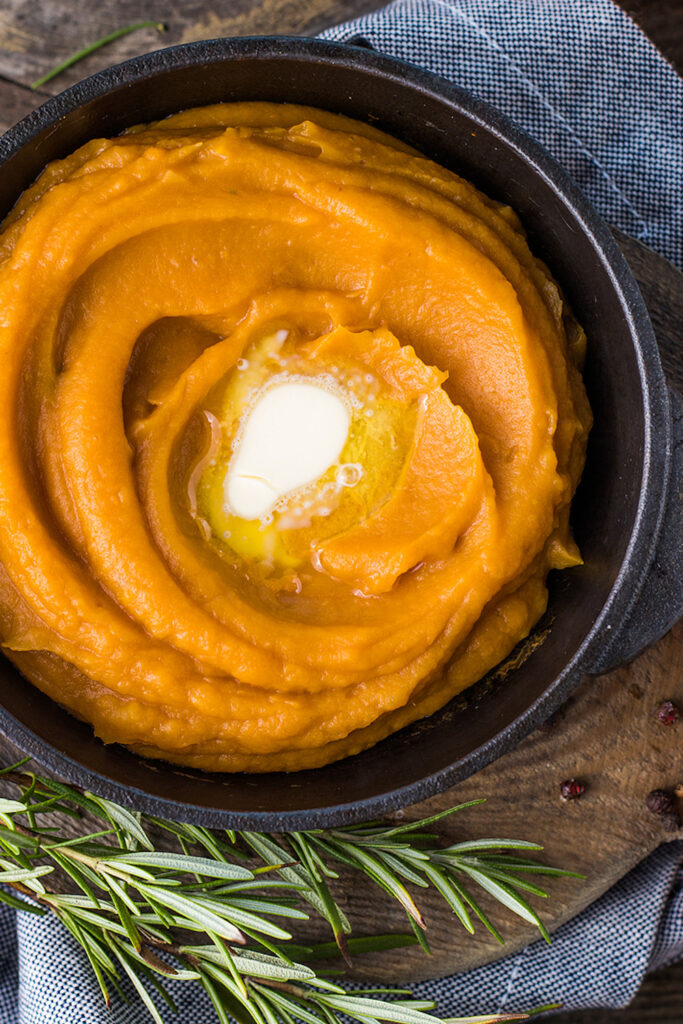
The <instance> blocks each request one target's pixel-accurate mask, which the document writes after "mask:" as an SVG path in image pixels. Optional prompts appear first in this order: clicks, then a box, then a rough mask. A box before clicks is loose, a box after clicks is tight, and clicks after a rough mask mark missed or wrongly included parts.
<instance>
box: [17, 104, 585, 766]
mask: <svg viewBox="0 0 683 1024" xmlns="http://www.w3.org/2000/svg"><path fill="white" fill-rule="evenodd" d="M0 317H1V318H2V333H1V342H0V344H1V346H2V350H1V358H0V406H1V407H2V409H3V410H4V413H3V414H4V417H5V429H4V430H3V431H2V433H1V434H0V506H1V508H0V631H1V632H0V635H1V638H2V647H3V650H4V651H5V652H6V654H7V655H8V656H9V657H10V658H11V659H12V660H13V661H14V662H15V663H16V665H17V666H18V667H19V669H20V670H21V671H22V672H23V673H24V674H25V675H26V676H27V677H28V678H29V679H30V680H31V681H32V682H33V683H35V685H37V686H38V687H40V688H41V689H42V690H44V691H45V692H46V693H48V694H49V695H50V696H51V697H53V698H54V699H55V700H56V701H58V702H59V703H60V704H62V705H64V706H65V707H67V708H68V709H69V710H70V711H71V712H72V713H73V714H75V715H77V716H78V717H80V718H82V719H85V720H86V721H88V722H90V723H92V725H93V726H94V728H95V730H96V733H97V735H98V736H100V737H101V738H102V739H103V740H104V741H105V742H107V743H110V742H119V743H123V744H126V745H127V746H129V747H131V748H133V749H134V750H136V751H138V752H141V753H143V754H147V755H150V756H152V757H159V758H164V759H166V760H169V761H173V762H177V763H181V764H185V765H193V766H196V767H201V768H204V769H207V770H209V771H249V772H261V771H268V770H272V769H285V770H296V769H301V768H308V767H314V766H318V765H322V764H325V763H327V762H330V761H332V760H335V759H337V758H341V757H345V756H347V755H349V754H353V753H355V752H357V751H359V750H362V749H364V748H366V747H368V746H370V745H372V744H374V743H376V742H377V741H378V740H379V739H381V738H382V737H384V736H386V735H388V734H389V733H391V732H394V731H395V730H396V729H399V728H401V727H402V726H404V725H405V724H407V723H409V722H412V721H414V720H415V719H417V718H420V717H422V716H424V715H428V714H430V713H431V712H433V711H435V710H436V709H437V708H440V707H441V706H442V705H444V704H445V703H446V702H447V701H448V700H449V699H450V698H451V697H452V696H453V695H454V694H456V693H457V692H459V691H461V690H462V689H464V688H465V687H467V686H469V685H471V684H472V683H473V682H475V681H476V680H478V679H480V678H481V677H482V675H484V674H485V673H486V672H487V671H488V670H489V669H490V668H492V667H493V666H495V665H496V664H497V663H498V662H500V661H501V660H502V659H503V658H505V656H506V655H507V654H508V653H509V652H510V651H511V650H512V648H513V647H514V646H515V645H516V644H517V643H518V642H519V641H520V640H521V639H522V638H523V637H525V636H526V635H527V634H528V632H529V630H530V629H531V627H532V626H533V625H534V623H535V622H536V621H537V620H538V619H539V617H540V616H541V615H542V613H543V611H544V609H545V607H546V601H547V591H546V583H545V581H546V576H547V573H548V571H549V570H550V569H553V568H563V567H567V566H570V565H575V564H577V563H579V562H580V556H579V553H578V551H577V549H576V546H575V544H574V543H573V541H572V539H571V536H570V533H569V527H568V516H569V504H570V501H571V498H572V495H573V493H574V490H575V488H576V485H577V482H578V480H579V477H580V474H581V470H582V466H583V461H584V453H585V447H586V437H587V433H588V430H589V427H590V419H591V418H590V411H589V408H588V404H587V401H586V397H585V392H584V388H583V384H582V380H581V376H580V372H579V369H578V367H579V365H580V362H581V358H582V354H583V347H584V336H583V333H582V332H581V330H580V329H579V328H578V327H577V326H576V324H575V323H574V321H573V320H572V319H571V317H570V315H569V314H568V313H567V312H566V310H565V309H564V308H563V301H562V298H561V296H560V293H559V291H558V288H557V286H556V285H555V283H554V282H553V280H552V278H551V277H550V275H549V273H548V270H547V269H546V267H545V266H544V265H543V264H542V263H541V262H539V260H537V259H536V258H534V256H533V255H532V254H531V252H530V251H529V248H528V246H527V242H526V240H525V237H524V234H523V232H522V230H521V227H520V224H519V222H518V219H517V217H516V215H515V214H514V213H513V212H512V211H511V210H510V209H509V208H507V207H504V206H501V205H499V204H498V203H495V202H493V201H491V200H490V199H488V198H487V197H486V196H484V195H482V194H481V193H480V192H479V191H477V189H476V188H474V187H473V186H472V185H471V184H469V183H468V182H467V181H464V180H462V179H461V178H459V177H457V176H456V175H454V174H452V173H450V172H449V171H447V170H444V169H443V168H442V167H439V166H437V165H436V164H434V163H432V162H430V161H429V160H427V159H424V158H423V157H421V156H419V155H418V154H416V153H414V152H412V151H411V150H409V149H408V148H407V147H406V146H404V145H402V144H401V143H399V142H396V141H395V140H393V139H391V138H389V137H387V136H384V135H382V134H380V133H379V132H377V131H375V130H373V129H371V128H368V127H367V126H365V125H363V124H360V123H356V122H354V121H350V120H348V119H345V118H341V117H337V116H334V115H331V114H327V113H324V112H322V111H318V110H313V109H307V108H302V107H293V106H288V105H276V104H260V103H258V104H257V103H252V104H238V105H221V106H215V107H207V108H201V109H197V110H190V111H187V112H185V113H182V114H179V115H177V116H174V117H171V118H169V119H167V120H165V121H162V122H159V123H157V124H155V125H149V126H142V127H140V128H136V129H133V130H131V131H130V132H128V133H126V134H124V135H123V136H120V137H118V138H115V139H97V140H94V141H92V142H89V143H88V144H87V145H85V146H83V147H81V148H80V149H79V150H78V151H77V152H75V153H74V154H73V155H71V156H69V157H68V158H67V159H65V160H62V161H58V162H56V163H53V164H51V165H50V166H49V167H47V168H46V170H45V171H44V172H43V174H42V175H41V177H40V178H39V179H38V181H37V182H36V184H35V185H34V186H33V187H32V188H31V189H29V190H28V191H27V192H26V193H25V194H24V195H23V197H22V198H21V200H20V202H19V203H18V205H17V207H16V208H15V210H14V211H13V212H12V214H11V215H10V217H9V218H8V220H7V221H6V223H5V225H4V228H3V231H2V234H1V235H0ZM276 378H277V380H284V379H294V380H297V381H302V380H303V381H309V380H313V381H318V382H321V381H322V383H323V385H324V386H325V387H330V388H333V389H334V390H335V393H337V394H340V395H342V396H343V398H344V401H345V402H347V404H348V409H349V417H350V423H351V426H350V428H349V431H348V436H347V439H346V442H345V445H344V450H343V451H342V454H341V456H340V458H339V460H337V462H335V464H334V465H332V466H330V467H329V468H328V470H326V471H325V473H323V474H322V475H321V476H320V478H319V479H317V480H315V481H313V482H312V483H311V482H309V483H308V484H307V485H306V486H305V487H303V488H299V489H298V490H296V492H295V493H294V492H293V493H292V494H291V495H288V496H287V497H286V499H284V500H283V501H281V502H280V503H279V504H277V505H274V506H273V508H272V509H271V510H270V511H269V512H268V514H267V515H263V516H261V517H260V518H259V519H258V520H249V519H246V518H245V517H244V516H242V517H240V516H239V515H237V514H236V513H235V511H234V509H232V508H231V507H230V505H229V503H228V504H226V500H225V493H226V492H225V479H226V472H227V467H228V466H229V465H230V460H231V459H232V458H234V457H235V452H236V450H237V449H238V447H239V438H240V436H241V435H240V430H244V429H245V428H244V422H245V416H246V415H247V414H248V411H249V409H250V408H252V407H253V401H254V395H258V394H261V393H262V392H263V389H264V388H267V387H268V386H271V385H272V382H273V380H275V379H276ZM269 382H270V384H269ZM250 403H251V404H250ZM277 429H278V425H277V424H273V430H277ZM454 728H457V725H456V726H454Z"/></svg>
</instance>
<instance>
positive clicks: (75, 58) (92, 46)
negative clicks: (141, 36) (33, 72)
mask: <svg viewBox="0 0 683 1024" xmlns="http://www.w3.org/2000/svg"><path fill="white" fill-rule="evenodd" d="M140 28H155V29H156V30H157V32H165V31H166V26H165V25H164V24H163V23H162V22H160V21H136V22H135V24H134V25H126V26H125V27H124V28H117V29H116V30H115V31H114V32H109V33H108V34H107V35H106V36H102V38H101V39H96V40H95V42H94V43H89V44H88V45H87V46H84V47H83V48H82V49H81V50H78V51H77V52H76V53H72V54H71V56H70V57H67V58H66V60H63V61H62V62H61V64H57V65H56V67H54V68H52V69H51V70H50V71H48V72H46V73H45V74H44V75H41V77H40V78H36V80H35V82H31V89H39V88H40V87H41V85H45V83H46V82H51V81H52V79H53V78H56V77H57V75H61V73H62V71H66V70H67V68H70V67H73V65H74V64H78V62H79V61H80V60H83V59H84V58H85V57H89V56H90V54H91V53H96V52H97V50H100V49H102V47H103V46H107V45H108V44H109V43H113V42H115V41H116V40H117V39H121V38H122V37H123V36H127V35H130V33H131V32H137V30H138V29H140Z"/></svg>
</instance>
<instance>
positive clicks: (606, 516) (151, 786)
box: [0, 37, 683, 831]
mask: <svg viewBox="0 0 683 1024" xmlns="http://www.w3.org/2000/svg"><path fill="white" fill-rule="evenodd" d="M247 99H249V100H274V101H290V102H295V103H306V104H312V105H313V106H318V107H323V108H325V109H327V110H332V111H336V112H341V113H344V114H348V115H350V116H351V117H355V118H359V119H360V120H369V121H371V122H372V124H374V125H376V126H377V127H379V128H382V129H384V130H385V131H387V132H390V133H391V134H392V135H395V136H397V137H398V138H401V139H404V140H405V141H406V142H409V143H410V144H412V145H413V146H416V147H417V148H418V149H419V150H421V151H422V152H423V153H425V154H426V155H427V156H429V157H432V158H433V159H435V160H437V161H438V162H439V163H442V164H444V165H445V166H447V167H450V168H452V169H453V170H455V171H457V172H458V173H460V174H463V175H464V176H465V177H467V178H469V179H470V180H471V181H473V182H474V183H475V184H477V185H479V186H480V187H481V188H482V189H483V190H484V191H485V192H486V193H488V194H489V195H491V196H493V197H496V198H498V199H503V200H505V201H507V202H509V203H510V204H511V205H512V206H513V207H514V209H515V210H517V212H518V213H519V214H520V215H521V217H522V221H523V223H524V225H525V227H526V229H527V231H528V233H529V236H530V243H531V248H532V250H533V251H534V252H535V253H537V254H538V255H539V256H540V257H541V258H542V259H544V260H546V262H547V263H548V265H549V266H550V269H551V271H552V273H553V275H554V276H555V277H556V278H557V280H558V281H559V282H560V283H561V285H562V287H563V288H564V290H565V292H566V293H567V296H568V298H569V301H570V302H571V304H572V306H573V308H574V311H575V313H576V315H577V317H578V319H579V321H580V322H581V323H582V324H583V326H584V327H585V329H586V331H587V334H588V338H589V345H588V358H587V362H586V368H585V379H586V386H587V388H588V393H589V397H590V401H591V404H592V407H593V412H594V415H595V426H594V429H593V432H592V434H591V440H590V446H589V451H588V462H587V465H586V471H585V474H584V477H583V481H582V483H581V487H580V490H579V493H578V494H577V497H576V500H575V504H574V515H573V527H574V531H575V535H576V538H577V540H578V542H579V544H580V546H581V550H582V553H583V556H584V558H585V565H584V566H583V567H582V568H580V569H574V570H572V571H571V572H566V573H562V574H551V581H550V582H551V601H550V608H549V613H548V616H547V618H546V621H545V623H544V625H545V626H546V627H547V626H548V625H549V626H550V630H549V634H548V636H547V638H546V639H545V641H544V643H543V644H542V645H540V646H539V647H538V648H537V649H536V650H535V651H534V652H533V653H532V654H531V655H530V656H529V657H528V659H527V660H526V661H525V662H524V663H523V664H522V666H521V667H520V668H519V669H517V670H516V671H514V672H513V673H512V674H511V675H510V676H508V678H507V679H506V680H505V681H504V682H503V683H501V684H497V685H491V684H490V683H488V684H487V683H484V684H479V685H478V686H476V687H474V688H473V690H472V691H471V692H470V693H469V695H468V699H467V701H465V702H464V706H463V701H462V700H460V701H455V702H452V703H451V704H450V705H449V706H447V707H446V708H444V709H443V710H442V711H440V712H438V713H437V714H435V715H432V717H431V718H429V719H426V720H424V721H422V722H419V723H416V724H415V725H413V726H410V727H409V728H406V729H403V730H402V731H401V732H399V733H397V734H396V735H394V736H391V737H390V738H389V739H386V740H384V741H383V742H382V743H379V744H378V745H377V746H376V747H374V748H373V749H372V750H368V751H366V752H365V753H363V754H359V755H357V756H355V757H352V758H347V759H346V760H344V761H340V762H338V763H337V764H334V765H330V766H329V767H326V768H319V769H316V770H314V771H306V772H299V773H294V774H285V773H273V774H270V775H254V776H248V775H208V774H203V773H201V772H195V771H190V770H180V769H176V768H173V767H171V766H169V765H166V764H164V763H162V762H155V761H148V760H145V759H142V758H140V757H137V756H135V755H134V754H131V753H130V752H128V751H127V750H125V749H123V748H122V747H118V746H109V747H107V746H104V744H102V743H101V742H99V741H98V740H97V739H95V738H94V737H93V734H92V731H91V729H90V728H89V727H88V726H86V725H84V724H82V723H80V722H78V721H77V720H76V719H74V718H72V717H71V716H70V715H69V714H67V712H65V711H63V710H62V709H60V708H59V707H57V706H56V705H55V704H54V703H53V702H52V701H50V700H49V699H48V698H47V697H45V696H43V694H41V693H40V692H39V691H38V690H37V689H35V688H34V687H33V686H31V685H30V684H29V683H28V682H26V681H25V680H24V679H23V678H22V677H21V676H20V675H19V674H18V673H17V671H16V670H15V669H14V668H13V667H12V666H11V665H10V664H9V662H6V661H4V660H2V662H1V663H0V679H1V680H2V691H1V699H0V704H1V705H2V706H1V707H0V728H2V730H3V731H4V732H5V733H6V735H7V736H9V737H10V738H11V739H12V740H13V741H14V742H15V743H17V744H18V745H19V746H20V747H21V748H23V749H24V750H26V751H27V752H28V753H31V754H33V755H34V756H35V757H36V758H37V760H38V761H39V762H41V763H42V764H44V765H46V766H47V767H49V768H50V769H52V770H54V771H56V772H58V773H59V774H60V775H62V776H65V777H66V778H68V779H70V780H72V781H74V782H77V783H79V784H81V785H83V786H86V787H88V788H90V789H92V790H94V791H95V792H97V793H100V794H103V795H105V796H108V797H110V798H112V799H117V800H119V801H121V802H123V803H126V804H129V805H134V806H136V807H138V808H140V809H144V810H147V811H150V812H153V813H155V814H162V815H168V816H172V817H176V818H178V819H184V820H188V821H194V822H197V823H202V824H205V825H213V826H224V827H225V826H230V827H237V828H251V829H267V830H272V831H277V830H285V829H301V828H310V827H314V826H323V825H333V824H334V825H338V824H341V823H349V822H353V821H358V820H362V819H367V818H370V817H373V816H376V815H379V814H381V813H383V812H386V811H389V810H391V809H392V808H396V807H399V806H406V805H408V804H411V803H414V802H416V801H418V800H422V799H424V798H426V797H428V796H430V795H432V794H434V793H437V792H439V791H440V790H443V789H445V788H446V787H447V786H449V785H452V784H453V783H455V782H457V781H458V780H459V779H462V778H464V777H465V776H467V775H470V774H471V773H472V772H475V771H477V770H478V769H480V768H482V767H483V766H484V765H485V764H487V763H488V762H489V761H491V760H493V759H494V758H495V757H498V756H499V755H500V754H502V753H503V752H504V751H506V750H508V749H510V748H511V747H512V746H513V745H514V744H515V743H517V742H518V741H519V740H520V739H521V738H522V737H523V736H525V735H526V734H527V733H528V732H530V731H531V729H533V728H534V726H536V725H537V724H538V723H539V722H541V721H542V720H543V719H544V718H546V717H547V716H548V715H549V714H550V713H551V712H552V711H553V710H554V709H555V708H556V707H558V706H559V704H560V703H561V702H562V701H563V700H565V699H566V697H567V696H568V695H569V693H570V692H571V691H572V690H573V689H574V687H575V686H576V685H577V683H578V681H579V679H580V677H581V676H582V675H583V674H585V673H590V672H596V671H603V670H605V669H607V668H609V667H612V666H614V665H616V664H619V663H621V662H623V661H626V660H628V659H629V658H631V657H633V656H634V655H635V654H636V653H638V652H639V651H640V650H641V649H642V648H643V647H645V646H646V645H647V644H648V643H651V642H653V641H654V640H655V639H657V638H659V637H660V636H661V635H663V634H664V633H665V632H666V631H667V629H668V628H669V627H670V626H671V625H672V624H673V622H674V621H675V620H676V618H677V617H678V615H680V613H681V611H682V610H683V558H682V553H681V534H680V519H679V518H678V516H679V515H680V502H679V500H676V496H675V494H674V495H672V492H673V491H676V490H678V492H679V494H680V484H681V476H682V475H683V457H682V456H681V451H680V449H681V447H683V444H679V455H678V459H677V468H676V469H675V470H674V471H673V472H672V464H673V462H674V461H675V460H674V459H673V458H672V451H673V442H672V420H671V409H670V399H669V396H668V395H667V390H666V386H665V383H664V378H663V375H662V370H661V366H660V362H659V355H658V352H657V347H656V344H655V339H654V336H653V333H652V329H651V326H650V323H649V321H648V317H647V313H646V310H645V306H644V304H643V300H642V298H641V296H640V294H639V292H638V288H637V286H636V283H635V281H634V279H633V277H632V276H631V273H630V271H629V269H628V267H627V265H626V262H625V260H624V258H623V256H622V255H621V253H620V251H619V249H618V248H617V245H616V244H615V242H614V240H613V239H612V236H611V235H610V233H609V231H608V230H607V228H606V226H605V225H604V224H603V222H602V221H601V220H600V218H599V217H598V216H597V215H596V214H595V212H594V211H593V210H592V209H591V207H590V206H589V204H588V203H587V202H586V200H585V199H584V198H583V197H582V196H581V194H580V193H579V192H578V190H577V189H576V187H575V186H574V185H573V184H572V182H571V181H570V180H569V178H568V177H567V175H566V174H565V173H564V172H563V171H562V170H561V169H560V167H559V166H558V165H557V164H556V163H555V162H554V161H553V160H552V159H551V158H550V157H549V156H548V155H547V154H546V153H545V152H544V151H543V150H542V149H540V148H539V147H538V146H537V145H536V144H535V143H533V142H532V141H531V140H530V139H529V138H527V137H526V136H525V135H524V134H522V133H521V132H520V131H519V130H518V129H517V128H515V127H514V126H513V125H511V124H510V123H509V122H507V121H506V120H505V119H504V118H503V117H501V115H500V114H498V113H497V112H496V111H495V110H493V109H492V108H491V107H489V106H487V105H486V104H484V103H481V102H479V101H478V100H476V99H474V98H473V97H472V96H470V95H468V94H467V93H465V92H463V91H462V90H460V89H457V88H455V87H454V86H452V85H450V84H448V83H447V82H445V81H443V80H441V79H439V78H437V77H435V76H434V75H431V74H428V73H426V72H424V71H420V70H418V69H416V68H414V67H412V66H410V65H408V64H404V63H402V62H399V61H396V60H392V59H389V58H386V57H382V56H379V55H378V54H376V53H374V52H372V51H371V50H368V49H362V48H360V47H356V46H345V45H339V44H332V43H327V42H320V41H317V40H312V39H293V38H277V37H274V38H247V39H244V38H243V39H218V40H212V41H208V42H200V43H192V44H190V45H187V46H178V47H173V48H170V49H167V50H160V51H158V52H157V53H152V54H149V55H147V56H144V57H140V58H137V59H135V60H131V61H128V62H127V63H125V64H121V65H119V66H118V67H114V68H111V69H109V70H107V71H104V72H101V73H100V74H97V75H95V76H93V77H92V78H89V79H87V80H86V81H84V82H81V83H80V84H79V85H76V86H74V88H72V89H69V90H68V91H67V92H65V93H62V94H61V95H60V96H57V97H56V98H54V99H51V100H49V101H48V102H47V103H45V104H44V105H43V106H42V107H40V108H39V109H38V110H36V111H35V112H34V113H32V114H30V115H29V117H27V118H26V119H25V120H23V121H22V122H21V123H20V124H18V125H17V126H16V127H15V128H13V129H12V130H11V131H10V132H8V133H7V134H6V135H5V136H4V138H3V139H2V140H1V141H0V216H4V215H5V213H6V212H7V211H8V210H9V209H10V208H11V207H12V205H13V203H14V202H15V200H16V199H17V197H18V195H19V194H20V193H21V191H22V190H23V189H25V188H26V187H27V186H28V185H29V184H30V183H31V182H32V181H33V180H34V178H35V177H36V175H37V174H38V173H39V172H40V170H41V169H42V168H43V167H44V166H45V164H47V163H48V162H49V161H51V160H55V159H57V158H60V157H64V156H66V155H67V154H68V153H70V152H71V151H72V150H74V149H75V148H76V147H77V146H80V145H81V144H82V143H83V142H85V141H86V140H87V139H91V138H93V137H96V136H100V135H116V134H117V133H118V132H120V131H121V130H122V129H124V128H127V127H128V126H129V125H133V124H136V123H139V122H144V121H151V120H153V119H156V118H160V117H164V116H165V115H167V114H170V113H173V112H175V111H177V110H181V109H183V108H187V107H193V106H197V105H201V104H207V103H216V102H219V101H222V100H247ZM672 400H673V404H674V405H675V404H676V401H677V402H678V417H677V419H678V426H677V428H676V429H677V432H678V439H679V442H682V441H683V430H682V429H681V416H680V412H681V404H680V397H676V396H672ZM667 493H669V495H670V500H669V505H668V510H667V511H666V515H665V514H664V513H665V510H666V508H667ZM552 575H555V577H556V578H554V579H553V578H552Z"/></svg>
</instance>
